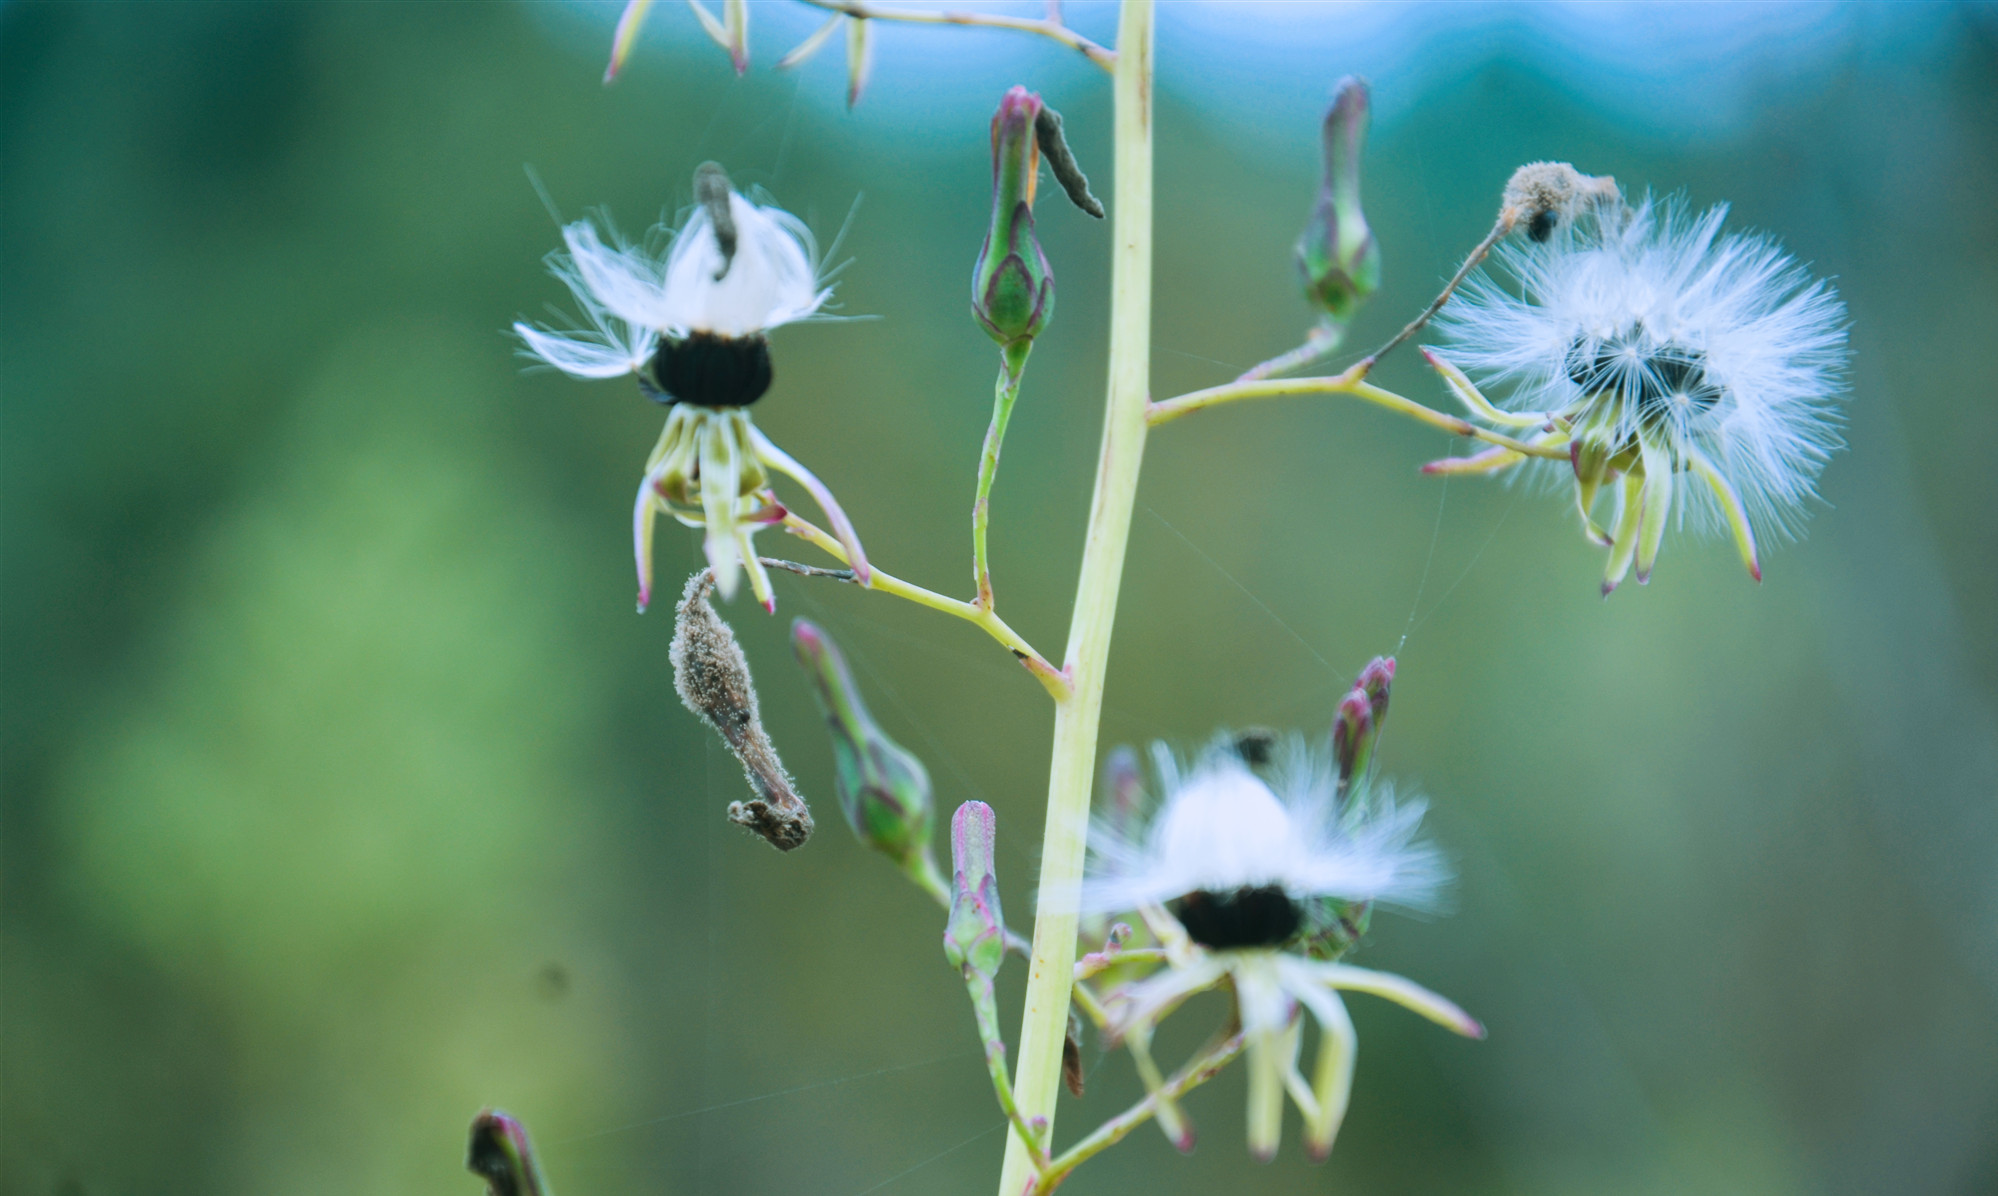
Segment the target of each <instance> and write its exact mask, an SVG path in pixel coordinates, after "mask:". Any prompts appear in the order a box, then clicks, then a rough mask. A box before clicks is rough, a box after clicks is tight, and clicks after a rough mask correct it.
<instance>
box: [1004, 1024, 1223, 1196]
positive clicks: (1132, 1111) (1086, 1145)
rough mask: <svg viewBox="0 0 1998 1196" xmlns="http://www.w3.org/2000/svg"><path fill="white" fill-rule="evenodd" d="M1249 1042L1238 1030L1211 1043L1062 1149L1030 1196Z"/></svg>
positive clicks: (1041, 1194) (1207, 1076)
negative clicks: (1142, 1095) (1162, 1081)
mask: <svg viewBox="0 0 1998 1196" xmlns="http://www.w3.org/2000/svg"><path fill="white" fill-rule="evenodd" d="M1247 1042H1248V1039H1247V1037H1246V1036H1245V1035H1244V1034H1242V1032H1241V1031H1239V1030H1238V1031H1236V1032H1235V1033H1234V1034H1232V1035H1230V1036H1228V1037H1227V1038H1224V1039H1221V1040H1219V1041H1217V1042H1215V1043H1213V1044H1211V1045H1210V1046H1209V1047H1208V1048H1207V1049H1206V1050H1204V1051H1202V1052H1201V1053H1200V1054H1199V1056H1197V1057H1196V1058H1194V1059H1192V1060H1190V1061H1189V1062H1188V1063H1187V1065H1186V1066H1185V1067H1182V1068H1180V1069H1179V1071H1177V1072H1175V1073H1174V1074H1173V1077H1172V1078H1171V1079H1170V1080H1167V1081H1166V1082H1165V1084H1164V1086H1162V1087H1161V1088H1160V1089H1159V1090H1158V1091H1157V1092H1155V1093H1153V1094H1151V1095H1149V1096H1147V1097H1145V1099H1143V1100H1141V1101H1139V1102H1138V1103H1137V1104H1135V1105H1132V1106H1131V1107H1130V1108H1128V1109H1126V1110H1124V1111H1123V1112H1122V1113H1119V1114H1118V1115H1117V1116H1115V1117H1112V1118H1111V1119H1110V1120H1108V1121H1106V1122H1104V1123H1103V1124H1102V1125H1100V1126H1098V1127H1096V1131H1095V1132H1094V1133H1092V1134H1090V1135H1089V1136H1088V1137H1087V1138H1084V1139H1083V1140H1082V1141H1080V1142H1077V1143H1076V1144H1075V1145H1074V1146H1071V1147H1069V1148H1068V1149H1067V1150H1066V1151H1064V1152H1062V1154H1061V1156H1060V1157H1059V1158H1057V1159H1055V1160H1054V1162H1052V1163H1050V1164H1048V1169H1047V1173H1046V1174H1045V1175H1044V1176H1043V1177H1042V1178H1041V1180H1040V1182H1039V1183H1037V1184H1035V1185H1034V1186H1033V1187H1032V1188H1030V1189H1026V1190H1025V1191H1026V1196H1047V1193H1049V1192H1052V1191H1054V1189H1055V1185H1056V1184H1059V1183H1060V1182H1061V1181H1062V1180H1064V1179H1067V1178H1068V1173H1069V1172H1071V1171H1073V1170H1075V1169H1076V1168H1077V1167H1079V1166H1081V1165H1082V1164H1083V1163H1085V1162H1087V1161H1088V1160H1089V1159H1091V1158H1093V1157H1094V1156H1095V1155H1096V1154H1098V1153H1099V1152H1101V1151H1103V1150H1104V1149H1106V1148H1108V1147H1111V1146H1115V1145H1116V1144H1117V1143H1119V1142H1121V1141H1123V1140H1124V1137H1125V1135H1127V1134H1129V1133H1130V1132H1131V1131H1132V1130H1134V1129H1137V1128H1138V1127H1139V1126H1141V1125H1143V1124H1144V1123H1145V1122H1146V1121H1147V1120H1149V1119H1150V1118H1151V1117H1152V1116H1153V1115H1154V1114H1155V1113H1157V1112H1158V1107H1159V1101H1160V1099H1161V1098H1164V1099H1166V1100H1176V1099H1178V1098H1179V1097H1182V1096H1185V1095H1186V1094H1187V1093H1188V1092H1190V1091H1192V1090H1193V1089H1195V1088H1198V1087H1200V1085H1202V1084H1205V1083H1206V1082H1207V1081H1209V1080H1211V1079H1213V1078H1214V1077H1215V1075H1216V1074H1217V1073H1219V1072H1220V1070H1221V1069H1222V1068H1224V1067H1226V1066H1228V1064H1229V1063H1231V1062H1233V1061H1234V1058H1235V1056H1237V1055H1239V1054H1241V1053H1242V1048H1243V1047H1244V1046H1245V1045H1247Z"/></svg>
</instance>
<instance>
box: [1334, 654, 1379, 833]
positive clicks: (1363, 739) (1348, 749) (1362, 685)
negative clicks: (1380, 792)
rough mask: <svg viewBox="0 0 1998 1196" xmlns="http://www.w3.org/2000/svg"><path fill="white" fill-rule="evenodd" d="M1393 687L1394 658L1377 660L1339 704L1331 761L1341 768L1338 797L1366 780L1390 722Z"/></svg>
mask: <svg viewBox="0 0 1998 1196" xmlns="http://www.w3.org/2000/svg"><path fill="white" fill-rule="evenodd" d="M1393 684H1394V657H1392V656H1376V657H1374V658H1373V660H1371V661H1369V662H1368V664H1367V667H1366V668H1364V669H1361V670H1360V676H1359V678H1358V679H1357V680H1356V681H1354V682H1353V688H1352V689H1351V690H1350V691H1349V692H1348V693H1347V694H1346V696H1345V697H1344V698H1341V699H1340V700H1339V711H1338V713H1337V714H1336V715H1334V716H1333V719H1332V758H1333V760H1334V761H1336V762H1337V763H1338V765H1339V794H1340V796H1341V798H1343V797H1344V796H1345V795H1346V794H1347V793H1348V792H1350V791H1351V789H1352V786H1353V778H1355V777H1359V778H1362V779H1364V778H1365V777H1366V773H1367V765H1368V763H1369V762H1371V761H1372V759H1373V755H1374V742H1375V741H1376V740H1377V739H1379V738H1380V733H1381V724H1382V723H1383V722H1385V721H1387V708H1388V691H1389V689H1390V688H1391V687H1392V686H1393Z"/></svg>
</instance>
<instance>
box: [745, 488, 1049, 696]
mask: <svg viewBox="0 0 1998 1196" xmlns="http://www.w3.org/2000/svg"><path fill="white" fill-rule="evenodd" d="M784 530H785V531H787V532H790V533H791V534H792V535H794V536H797V537H799V538H800V539H803V540H806V541H808V542H809V543H811V544H812V545H814V546H815V547H817V548H819V549H820V550H822V551H824V552H825V553H826V555H828V556H830V557H832V558H833V559H835V560H837V561H840V562H842V563H844V562H845V561H846V549H845V548H844V547H842V546H841V544H840V542H839V541H838V540H835V539H833V538H832V536H830V535H828V534H827V533H826V532H825V530H824V529H823V528H820V527H819V526H817V525H816V524H814V523H812V522H811V521H810V520H807V519H804V518H801V517H800V516H798V515H796V514H794V513H792V512H789V511H786V512H785V513H784ZM780 567H782V568H791V566H790V565H789V564H788V563H786V564H785V565H783V566H780ZM806 568H809V566H806ZM869 570H870V576H869V578H868V583H867V588H868V589H870V590H879V591H881V592H882V593H884V594H893V595H895V596H896V597H897V598H906V599H908V600H909V601H910V602H913V603H915V604H916V605H918V606H927V607H929V608H930V609H931V610H940V611H942V612H944V613H945V614H947V615H956V616H957V617H958V618H960V619H963V620H964V621H965V622H967V623H970V624H973V625H974V626H976V627H978V628H980V629H981V630H983V631H984V632H985V634H987V635H989V636H991V637H992V638H993V639H995V640H998V641H999V642H1000V643H1001V644H1002V645H1004V646H1005V648H1006V650H1007V651H1009V652H1011V653H1012V654H1013V656H1014V658H1015V659H1016V660H1018V661H1019V662H1020V663H1021V664H1022V665H1024V666H1025V667H1026V670H1027V671H1028V672H1029V673H1032V674H1033V675H1034V679H1035V680H1036V681H1039V682H1040V683H1041V686H1042V688H1044V689H1046V690H1047V691H1048V694H1049V696H1051V697H1052V698H1054V700H1055V701H1057V702H1061V701H1065V700H1067V698H1068V697H1069V695H1070V694H1071V693H1072V692H1073V687H1072V686H1071V685H1070V683H1069V680H1068V678H1067V676H1065V675H1064V674H1063V672H1062V670H1060V669H1057V668H1055V667H1054V666H1053V665H1051V664H1049V663H1048V662H1047V659H1046V658H1045V657H1043V656H1042V655H1041V654H1040V653H1039V652H1037V651H1035V650H1034V646H1033V645H1032V644H1030V643H1028V642H1027V641H1026V640H1025V639H1024V638H1023V637H1022V636H1021V635H1020V633H1019V632H1017V631H1015V630H1013V629H1012V628H1011V627H1008V626H1007V625H1006V621H1005V620H1004V619H1001V618H1000V617H999V616H998V615H996V614H994V613H992V612H991V611H989V610H980V609H979V608H978V606H977V604H975V603H971V602H965V601H962V600H960V599H957V598H951V597H947V596H945V595H943V594H939V593H937V592H936V591H935V590H926V589H924V588H923V587H921V586H919V585H915V584H914V583H912V582H906V581H903V580H902V579H901V578H899V577H896V576H895V575H894V574H892V573H888V572H886V571H884V570H881V569H878V568H873V567H872V566H870V567H869ZM791 571H792V572H794V573H795V572H801V571H802V570H800V569H792V570H791ZM843 572H844V573H846V575H845V576H841V574H842V573H843ZM812 575H813V576H822V577H834V578H838V579H839V580H841V581H853V580H854V578H853V577H852V576H851V572H850V571H842V570H835V569H824V570H818V571H816V572H815V573H814V574H812Z"/></svg>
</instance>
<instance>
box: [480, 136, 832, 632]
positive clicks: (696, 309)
mask: <svg viewBox="0 0 1998 1196" xmlns="http://www.w3.org/2000/svg"><path fill="white" fill-rule="evenodd" d="M694 197H695V199H696V201H697V207H696V208H695V211H694V213H693V215H692V216H691V217H690V218H689V219H688V220H687V221H686V223H685V224H684V225H683V226H682V227H681V228H680V229H679V230H678V231H677V232H670V233H666V239H667V244H666V245H665V247H664V250H663V252H660V251H658V250H655V249H653V248H649V247H647V246H641V245H630V244H626V243H624V242H622V241H620V240H619V239H618V238H617V235H616V233H615V232H613V231H610V230H609V229H608V228H606V229H605V231H603V232H599V230H598V227H597V224H596V223H594V222H592V221H588V220H581V221H577V222H575V223H573V224H570V225H567V226H566V227H564V228H563V230H562V237H563V241H564V242H565V244H566V245H567V247H568V248H567V252H560V253H556V254H553V255H551V256H550V258H549V268H550V269H551V270H552V271H553V272H554V274H555V276H556V277H558V278H560V279H561V280H562V281H563V282H564V283H566V284H567V285H568V287H569V289H570V291H571V292H572V293H573V294H574V295H575V297H576V301H577V303H578V304H579V305H580V306H581V308H582V314H583V317H584V319H585V321H587V323H588V324H589V327H588V328H587V329H584V330H581V331H571V332H555V331H551V330H549V329H546V328H540V327H536V326H534V325H531V324H527V323H525V322H522V323H516V324H515V325H514V326H513V327H514V332H515V333H516V334H518V335H519V337H520V338H521V340H522V342H523V343H524V344H525V345H526V351H527V353H528V354H529V355H530V356H532V357H535V358H538V359H539V360H541V361H544V362H546V363H548V364H549V365H552V366H554V367H555V368H556V369H559V370H561V371H562V372H563V373H566V374H569V375H571V376H572V377H577V378H615V377H621V376H623V375H626V374H635V375H637V377H638V386H639V390H640V391H641V392H642V393H643V394H645V395H647V396H648V397H650V398H652V399H654V400H655V401H657V402H659V403H662V404H665V405H667V406H668V407H669V410H668V412H667V416H666V427H665V429H664V430H663V431H662V432H661V433H660V436H659V442H658V444H657V445H655V446H654V447H653V450H652V455H651V456H650V457H649V458H648V459H647V460H646V465H645V475H644V478H643V480H642V481H641V482H640V484H639V488H638V500H637V503H636V505H635V507H634V509H633V512H632V538H633V552H634V555H635V557H636V560H637V566H638V608H639V609H640V610H644V609H645V607H646V606H647V604H648V603H650V601H651V598H652V534H653V524H654V522H655V521H656V520H657V518H658V516H659V515H661V514H667V515H671V516H672V517H673V518H675V519H677V520H679V521H680V522H681V523H683V524H686V525H687V526H689V527H699V528H702V529H704V531H705V536H704V538H703V541H702V548H703V550H704V552H705V553H706V555H707V559H708V563H709V565H711V566H712V567H713V568H714V571H715V585H716V588H717V589H719V590H720V591H721V594H722V597H723V598H729V597H732V596H733V595H734V593H735V588H736V584H737V581H738V579H739V578H740V576H741V573H742V571H743V570H745V569H746V570H747V571H748V573H749V580H750V586H751V588H752V589H753V590H754V591H755V594H756V598H757V600H758V601H759V602H761V603H762V604H763V605H764V607H765V609H770V610H774V609H775V607H776V601H775V598H774V597H773V596H772V594H771V591H770V581H769V577H768V575H767V574H766V573H765V572H764V570H763V566H762V564H761V563H760V562H759V561H758V560H757V554H756V550H755V548H754V546H753V544H752V543H751V536H752V535H753V533H754V532H756V531H757V530H758V529H759V528H761V527H764V526H767V525H768V524H771V523H776V522H781V521H782V520H783V519H784V517H785V515H786V513H787V512H786V511H785V508H784V506H783V504H782V503H781V502H779V501H778V499H777V496H776V494H775V492H774V491H773V490H772V489H771V487H770V483H771V480H772V477H773V475H775V474H783V475H785V476H787V477H790V478H791V479H793V480H794V481H796V482H797V483H798V484H800V485H801V486H803V487H804V488H805V489H806V490H807V491H808V492H809V493H810V494H811V496H812V498H813V500H814V501H816V502H817V503H818V504H819V506H820V507H821V508H822V509H823V510H824V511H825V513H826V518H827V519H828V520H829V521H830V522H831V524H832V532H833V534H834V536H836V537H837V538H838V540H839V542H840V544H841V547H842V548H843V549H844V551H845V553H846V555H847V564H848V565H850V566H851V567H852V568H853V571H854V575H855V578H856V580H858V581H860V582H861V584H863V585H864V584H866V583H867V581H868V577H869V573H868V568H867V557H866V554H865V553H864V552H863V551H862V550H861V547H860V541H859V538H858V537H857V536H856V535H855V534H854V531H853V527H852V524H851V523H850V522H849V521H848V520H847V517H846V513H845V512H844V511H843V510H841V508H840V506H839V503H838V501H837V500H835V499H834V498H833V495H832V492H831V491H830V490H828V489H827V488H826V486H825V483H823V482H821V481H819V479H818V477H817V476H816V475H814V474H813V473H812V472H811V471H810V470H808V469H806V468H805V467H804V466H803V465H800V464H799V463H798V462H797V461H796V460H794V459H793V458H792V457H791V456H790V455H789V454H788V453H786V452H784V451H783V450H782V449H780V448H778V447H777V446H776V445H775V444H773V443H772V442H771V440H770V438H769V437H768V436H765V435H764V434H763V432H762V431H760V430H759V429H758V428H757V427H756V425H755V423H754V422H753V421H751V419H750V416H749V406H750V405H751V404H752V403H754V402H756V400H758V399H759V398H761V397H763V394H764V392H765V391H767V390H769V389H770V384H771V381H772V378H773V376H774V375H773V371H772V368H771V361H770V342H769V338H768V334H769V333H770V331H771V330H772V329H775V328H778V327H781V326H782V325H785V324H792V323H796V322H798V321H801V320H809V319H813V318H817V317H821V316H822V315H823V312H824V308H825V304H826V301H827V299H829V298H830V297H831V295H832V290H831V288H830V287H827V286H826V285H824V279H823V277H822V275H821V272H820V268H819V256H818V249H817V246H816V243H815V242H814V241H813V239H812V235H811V233H810V231H809V230H807V229H806V228H805V226H804V224H803V222H802V221H800V220H798V218H797V217H795V216H792V215H791V214H790V213H788V212H785V211H783V210H782V209H780V208H777V207H775V206H773V205H769V204H759V203H756V202H753V201H752V200H750V199H747V198H744V197H743V195H742V194H741V193H739V192H737V191H736V190H735V189H734V188H733V187H732V186H730V184H729V180H728V175H727V174H726V173H725V172H724V171H723V170H722V168H721V167H719V166H717V165H715V164H714V163H712V162H707V163H703V164H702V166H701V167H700V169H699V170H697V171H696V172H695V174H694ZM656 231H660V232H665V231H666V230H656ZM606 237H608V241H607V240H606Z"/></svg>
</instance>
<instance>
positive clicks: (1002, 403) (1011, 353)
mask: <svg viewBox="0 0 1998 1196" xmlns="http://www.w3.org/2000/svg"><path fill="white" fill-rule="evenodd" d="M1033 347H1034V343H1033V342H1032V341H1031V340H1019V341H1015V342H1013V343H1012V344H1010V345H1007V346H1006V347H1005V348H1003V349H1001V350H1000V351H999V353H1000V361H999V381H998V382H997V383H995V384H994V386H993V394H992V423H991V424H990V426H988V427H987V428H986V429H985V446H984V447H983V448H982V449H981V450H980V451H979V454H978V497H977V499H976V500H974V501H973V503H972V504H971V572H972V578H973V580H974V581H975V582H976V583H977V586H978V596H977V597H976V598H974V599H972V604H973V605H975V606H977V607H978V609H980V610H987V611H989V610H991V609H992V566H991V563H990V561H989V559H988V558H987V557H986V554H985V533H986V530H987V529H988V528H989V527H990V526H991V524H992V483H993V481H994V479H996V478H997V477H998V476H999V449H1000V446H1001V445H1002V444H1004V443H1005V440H1006V424H1007V423H1008V422H1009V421H1010V420H1011V419H1012V418H1013V403H1014V401H1015V400H1016V399H1018V398H1019V397H1020V379H1021V377H1022V376H1023V375H1024V374H1025V373H1026V372H1027V354H1028V352H1029V351H1031V350H1032V349H1033Z"/></svg>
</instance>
